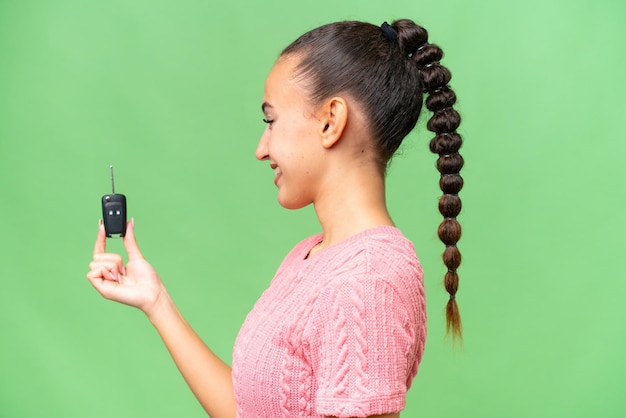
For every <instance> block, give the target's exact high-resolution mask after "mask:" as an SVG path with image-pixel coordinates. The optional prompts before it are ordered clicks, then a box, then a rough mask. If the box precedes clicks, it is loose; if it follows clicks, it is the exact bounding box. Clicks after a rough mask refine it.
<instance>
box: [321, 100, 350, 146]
mask: <svg viewBox="0 0 626 418" xmlns="http://www.w3.org/2000/svg"><path fill="white" fill-rule="evenodd" d="M322 123H323V125H322V126H323V128H322V132H321V133H322V146H323V147H324V148H326V149H329V148H332V147H334V146H335V145H336V144H337V143H338V142H339V140H340V139H341V137H342V136H343V132H344V130H345V128H346V125H347V123H348V103H347V102H346V100H345V99H343V98H342V97H333V98H331V99H329V100H328V101H327V102H326V105H325V106H324V114H323V117H322Z"/></svg>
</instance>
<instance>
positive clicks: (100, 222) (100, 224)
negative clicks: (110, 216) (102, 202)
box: [98, 218, 102, 226]
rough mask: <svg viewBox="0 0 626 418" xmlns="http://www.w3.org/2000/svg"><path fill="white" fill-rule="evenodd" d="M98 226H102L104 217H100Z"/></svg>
mask: <svg viewBox="0 0 626 418" xmlns="http://www.w3.org/2000/svg"><path fill="white" fill-rule="evenodd" d="M98 226H102V218H100V219H98Z"/></svg>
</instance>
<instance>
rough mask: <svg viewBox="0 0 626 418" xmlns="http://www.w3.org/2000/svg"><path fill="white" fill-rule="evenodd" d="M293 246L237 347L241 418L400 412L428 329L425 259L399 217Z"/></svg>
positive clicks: (317, 417)
mask: <svg viewBox="0 0 626 418" xmlns="http://www.w3.org/2000/svg"><path fill="white" fill-rule="evenodd" d="M320 240H321V236H320V235H316V236H313V237H310V238H307V239H305V240H304V241H302V242H301V243H299V244H298V245H296V247H295V248H294V249H293V250H292V251H291V252H290V253H289V254H288V255H287V257H286V258H285V260H284V261H283V263H282V264H281V266H280V267H279V269H278V271H277V273H276V276H275V277H274V279H273V280H272V282H271V284H270V286H269V288H268V289H267V290H266V291H265V292H264V293H263V295H261V297H260V298H259V300H258V301H257V303H256V305H255V306H254V308H253V310H252V311H251V312H250V313H249V314H248V317H247V318H246V321H245V322H244V324H243V326H242V328H241V330H240V332H239V335H238V337H237V340H236V342H235V347H234V351H233V383H234V387H235V398H236V401H237V417H239V418H264V417H267V418H276V417H283V418H287V417H302V418H307V417H314V418H320V417H323V416H325V415H332V416H337V417H345V418H347V417H366V416H369V415H378V414H385V413H392V412H398V411H400V410H402V409H403V408H404V406H405V398H406V391H407V390H408V388H409V387H410V386H411V382H412V380H413V378H414V376H415V375H416V374H417V370H418V365H419V362H420V360H421V358H422V353H423V351H424V342H425V338H426V307H425V301H424V286H423V273H422V268H421V266H420V264H419V262H418V260H417V257H416V256H415V250H414V248H413V245H412V244H411V242H410V241H408V240H407V239H406V238H404V236H403V235H402V234H401V232H400V231H399V230H398V229H396V228H394V227H390V226H380V227H377V228H372V229H369V230H366V231H363V232H361V233H359V234H357V235H354V236H352V237H350V238H348V239H347V240H345V241H343V242H341V243H339V244H336V245H334V246H332V247H330V248H327V249H325V250H321V251H319V252H317V253H315V255H314V256H312V257H310V258H307V255H308V253H309V251H310V250H311V248H313V247H314V246H315V245H316V244H317V243H318V242H320Z"/></svg>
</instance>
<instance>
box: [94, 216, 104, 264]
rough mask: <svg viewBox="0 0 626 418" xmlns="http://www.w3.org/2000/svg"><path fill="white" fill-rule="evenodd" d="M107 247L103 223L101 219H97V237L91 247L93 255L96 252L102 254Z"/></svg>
mask: <svg viewBox="0 0 626 418" xmlns="http://www.w3.org/2000/svg"><path fill="white" fill-rule="evenodd" d="M106 248H107V236H106V232H105V231H104V225H103V224H102V219H100V220H99V221H98V237H97V238H96V245H95V246H94V248H93V255H94V257H95V256H96V254H102V253H104V252H105V251H106Z"/></svg>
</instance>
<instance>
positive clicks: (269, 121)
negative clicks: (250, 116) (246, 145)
mask: <svg viewBox="0 0 626 418" xmlns="http://www.w3.org/2000/svg"><path fill="white" fill-rule="evenodd" d="M263 122H265V123H267V124H268V125H269V126H272V123H274V119H265V118H264V119H263Z"/></svg>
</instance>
